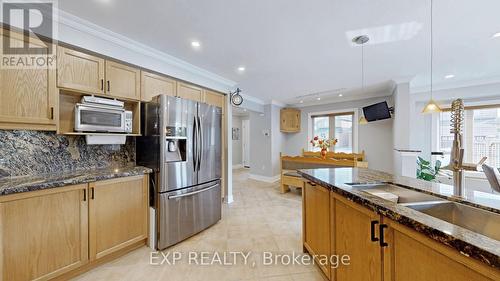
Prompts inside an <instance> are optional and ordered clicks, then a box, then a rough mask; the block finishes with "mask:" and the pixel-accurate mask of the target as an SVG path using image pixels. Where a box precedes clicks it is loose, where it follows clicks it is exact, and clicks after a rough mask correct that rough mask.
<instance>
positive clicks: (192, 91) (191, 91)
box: [177, 82, 203, 102]
mask: <svg viewBox="0 0 500 281" xmlns="http://www.w3.org/2000/svg"><path fill="white" fill-rule="evenodd" d="M177 96H178V97H180V98H183V99H188V100H193V101H198V102H201V101H203V89H202V88H200V87H197V86H194V85H191V84H187V83H184V82H177Z"/></svg>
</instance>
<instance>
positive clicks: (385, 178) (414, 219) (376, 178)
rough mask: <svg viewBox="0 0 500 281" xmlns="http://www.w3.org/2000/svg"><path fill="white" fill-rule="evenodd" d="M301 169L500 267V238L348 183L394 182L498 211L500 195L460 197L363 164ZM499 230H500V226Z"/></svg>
mask: <svg viewBox="0 0 500 281" xmlns="http://www.w3.org/2000/svg"><path fill="white" fill-rule="evenodd" d="M299 173H300V174H301V175H302V176H303V177H304V178H306V179H307V180H310V181H311V182H314V183H316V184H319V185H321V186H324V187H327V188H329V189H330V190H332V191H333V192H335V193H337V194H339V195H341V196H343V197H345V198H347V199H348V200H351V201H353V202H355V203H358V204H360V205H363V206H365V207H366V208H369V209H371V210H373V211H375V212H377V213H379V214H381V215H383V216H385V217H387V218H389V219H391V220H394V221H396V222H398V223H401V224H402V225H405V226H407V227H409V228H412V229H414V230H416V231H417V232H420V233H422V234H424V235H426V236H427V237H429V238H431V239H433V240H435V241H437V242H440V243H442V244H445V245H447V246H450V247H452V248H454V249H456V250H457V251H459V252H460V253H461V254H463V255H466V256H469V257H471V258H473V259H476V260H479V261H481V262H483V263H485V264H487V265H489V266H491V267H494V268H500V241H498V240H495V239H492V238H489V237H486V236H484V235H481V234H478V233H475V232H473V231H471V230H468V229H465V228H462V227H459V226H457V225H454V224H450V223H448V222H445V221H443V220H440V219H437V218H434V217H431V216H429V215H426V214H424V213H421V212H418V211H415V210H413V209H410V208H408V207H405V206H403V205H398V204H397V203H393V202H390V201H388V200H384V199H382V198H380V197H377V196H375V195H371V194H369V193H366V192H363V191H361V190H359V189H356V188H353V187H351V186H350V185H348V184H347V183H368V182H385V183H392V184H396V185H400V186H402V187H407V188H409V189H413V190H417V191H421V192H424V193H428V194H432V195H435V196H438V197H441V198H444V199H447V200H450V201H455V202H459V203H463V204H467V205H471V206H474V207H478V208H481V209H485V210H488V211H491V212H494V213H498V214H500V196H499V195H494V194H490V195H488V194H487V193H484V194H483V193H477V192H476V193H474V192H472V193H470V192H467V195H466V197H465V198H456V197H453V196H452V191H453V187H452V186H449V185H444V184H439V183H432V182H426V181H422V180H417V179H413V178H408V177H399V176H393V175H390V174H387V173H384V172H379V171H375V170H370V169H363V168H330V169H310V170H300V171H299ZM498 231H499V232H500V229H499V230H498Z"/></svg>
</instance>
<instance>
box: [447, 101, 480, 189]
mask: <svg viewBox="0 0 500 281" xmlns="http://www.w3.org/2000/svg"><path fill="white" fill-rule="evenodd" d="M464 111H465V106H464V101H463V100H462V99H457V100H454V101H453V103H452V104H451V130H450V133H452V134H453V147H452V149H451V157H450V164H449V165H448V166H446V167H444V168H443V169H445V170H450V171H452V172H453V195H455V196H458V197H463V194H464V186H463V185H464V178H465V176H464V171H478V167H479V166H481V165H482V164H483V163H484V162H486V159H487V157H483V158H482V159H481V161H480V162H479V164H468V163H464V149H463V148H462V145H463V135H462V131H463V123H464Z"/></svg>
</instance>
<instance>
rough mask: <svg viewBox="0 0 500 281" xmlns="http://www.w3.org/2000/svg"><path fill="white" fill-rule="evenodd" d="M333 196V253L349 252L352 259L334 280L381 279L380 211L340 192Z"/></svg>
mask: <svg viewBox="0 0 500 281" xmlns="http://www.w3.org/2000/svg"><path fill="white" fill-rule="evenodd" d="M331 198H332V202H333V205H334V208H332V209H331V212H332V213H331V215H332V216H334V224H332V228H331V235H332V236H331V239H332V241H333V242H332V244H334V246H333V247H332V254H337V255H344V254H347V255H349V256H350V260H351V263H350V265H347V266H346V265H340V266H339V267H338V268H337V269H336V270H335V272H334V273H332V278H331V280H339V281H341V280H366V281H381V280H382V251H381V247H380V245H379V239H380V237H378V236H379V235H378V234H377V232H378V231H377V230H378V228H379V225H380V215H377V214H376V213H375V212H373V211H370V210H368V209H366V208H364V207H361V206H359V205H357V204H356V203H352V202H350V201H348V200H346V199H344V198H341V197H340V196H335V195H333V194H332V195H331ZM334 276H335V277H334Z"/></svg>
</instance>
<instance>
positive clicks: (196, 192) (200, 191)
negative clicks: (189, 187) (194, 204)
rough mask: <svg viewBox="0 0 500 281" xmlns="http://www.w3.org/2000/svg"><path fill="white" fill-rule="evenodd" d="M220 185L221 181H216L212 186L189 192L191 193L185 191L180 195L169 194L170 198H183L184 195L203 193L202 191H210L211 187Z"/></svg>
mask: <svg viewBox="0 0 500 281" xmlns="http://www.w3.org/2000/svg"><path fill="white" fill-rule="evenodd" d="M218 185H219V183H216V184H214V185H212V186H209V187H207V188H204V189H200V190H197V191H193V192H189V193H184V194H179V195H172V196H169V197H168V199H176V198H182V197H187V196H192V195H195V194H198V193H202V192H205V191H208V190H210V189H213V188H214V187H216V186H218Z"/></svg>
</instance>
